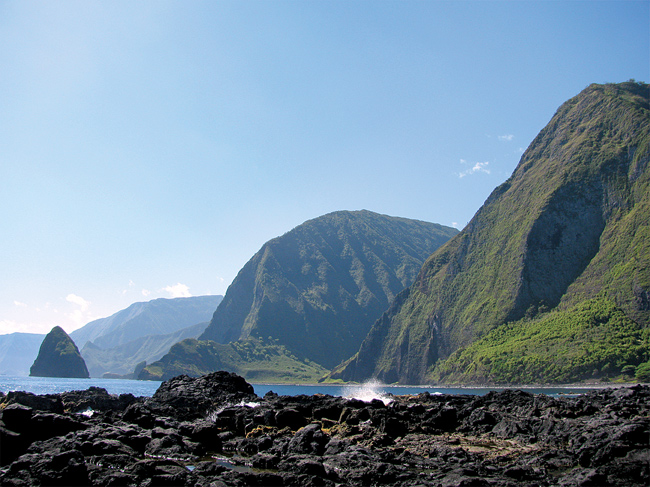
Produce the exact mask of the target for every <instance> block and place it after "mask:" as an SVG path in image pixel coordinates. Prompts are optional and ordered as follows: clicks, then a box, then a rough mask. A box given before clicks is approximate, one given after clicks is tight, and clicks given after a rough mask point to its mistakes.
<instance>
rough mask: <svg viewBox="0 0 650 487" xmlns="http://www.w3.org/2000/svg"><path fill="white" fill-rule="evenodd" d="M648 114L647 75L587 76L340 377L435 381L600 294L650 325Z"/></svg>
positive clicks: (430, 261) (377, 326) (339, 370)
mask: <svg viewBox="0 0 650 487" xmlns="http://www.w3.org/2000/svg"><path fill="white" fill-rule="evenodd" d="M649 119H650V112H649V103H648V85H644V84H639V83H633V82H628V83H622V84H618V85H613V84H610V85H591V86H589V87H588V88H586V89H585V90H584V91H583V92H582V93H580V94H579V95H578V96H576V97H574V98H572V99H571V100H569V101H567V102H566V103H565V104H563V105H562V106H561V107H560V108H559V110H558V111H557V113H556V114H555V116H554V117H553V119H552V120H551V121H550V122H549V124H548V125H547V126H546V127H545V128H544V129H543V130H542V132H541V133H540V134H539V135H538V136H537V137H536V139H535V140H534V141H533V142H532V144H531V145H530V147H529V148H528V149H527V150H526V152H525V153H524V155H523V157H522V158H521V161H520V162H519V164H518V166H517V168H516V169H515V171H514V173H513V175H512V176H511V177H510V178H509V179H508V180H507V181H506V182H505V183H503V184H502V185H500V186H499V187H498V188H496V189H495V190H494V192H493V193H492V194H491V195H490V197H489V198H488V199H487V200H486V202H485V204H484V205H483V206H482V207H481V209H480V210H479V211H478V212H477V214H476V215H475V216H474V218H473V219H472V221H471V222H470V223H469V225H468V226H467V227H466V228H465V229H464V230H463V231H462V232H461V233H460V234H459V235H458V236H456V237H455V238H453V239H452V240H450V241H449V242H448V243H447V244H446V245H444V246H443V247H441V248H440V249H439V250H438V251H436V252H435V253H434V254H433V255H432V256H431V257H430V258H429V259H428V260H427V262H426V263H425V265H424V266H423V268H422V269H421V271H420V273H419V275H418V277H417V279H416V281H415V282H414V284H413V285H412V286H411V287H410V289H409V290H408V291H406V292H405V293H404V294H403V295H402V296H400V298H399V299H396V300H395V303H394V304H393V306H392V307H391V308H390V309H389V310H388V311H387V312H386V313H385V314H384V316H382V317H381V318H380V319H379V320H378V321H377V323H376V324H375V325H374V326H373V329H372V330H371V331H370V333H369V335H368V337H367V338H366V340H365V341H364V343H363V344H362V345H361V347H360V350H359V352H358V353H357V354H356V355H355V356H354V357H353V358H352V359H350V360H349V361H348V362H346V363H345V364H344V365H342V366H341V367H339V368H337V370H336V371H335V373H334V374H333V377H335V378H342V379H345V380H363V379H366V378H368V377H372V376H374V377H378V378H380V379H382V380H385V381H387V382H396V381H399V382H402V383H420V382H423V381H427V380H431V379H432V378H433V377H434V375H435V374H433V370H434V367H435V366H436V364H437V363H438V361H440V360H441V359H446V358H447V357H449V356H450V355H451V354H452V353H453V352H454V351H456V350H459V349H461V348H463V347H466V346H468V345H469V344H471V343H473V342H474V341H476V340H477V339H479V338H480V337H482V336H485V335H486V334H487V333H489V332H490V331H492V330H495V329H496V328H497V327H499V326H501V325H503V324H504V323H507V322H513V321H517V320H521V319H525V318H528V319H530V318H534V317H535V316H536V315H538V314H540V313H542V314H543V313H544V312H546V311H548V310H550V309H554V308H559V309H569V308H571V307H572V306H576V305H578V304H580V303H582V302H584V301H585V300H587V299H590V298H594V297H596V296H599V295H600V296H603V295H604V296H607V297H608V298H609V299H611V300H613V302H614V303H615V304H616V306H618V307H620V308H621V309H622V310H623V311H624V313H625V314H626V315H627V316H628V317H630V318H631V319H633V320H634V321H635V322H636V323H637V324H639V325H642V326H645V325H648V324H649V323H650V312H649V307H648V292H649V290H650V276H649V275H648V273H649V271H648V269H649V268H650V266H649V265H648V263H649V262H648V258H649V255H650V252H649V245H650V243H649V242H650V235H649V233H648V232H649V231H648V221H650V211H649V209H650V208H649V195H650V187H649V183H648V179H649V177H648V172H649V171H648V160H649V159H650V149H649V144H650V135H649V130H650V128H649V124H648V120H649ZM436 377H439V376H436Z"/></svg>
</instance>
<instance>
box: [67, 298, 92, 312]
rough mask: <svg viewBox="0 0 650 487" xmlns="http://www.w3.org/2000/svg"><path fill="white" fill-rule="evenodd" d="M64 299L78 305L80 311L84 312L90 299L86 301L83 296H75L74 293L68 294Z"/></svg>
mask: <svg viewBox="0 0 650 487" xmlns="http://www.w3.org/2000/svg"><path fill="white" fill-rule="evenodd" d="M65 300H66V301H68V302H70V303H73V304H76V305H78V306H79V307H80V308H81V310H80V311H82V312H86V311H87V310H88V307H89V306H90V301H86V300H85V299H84V298H82V297H81V296H77V295H76V294H68V295H67V296H66V298H65Z"/></svg>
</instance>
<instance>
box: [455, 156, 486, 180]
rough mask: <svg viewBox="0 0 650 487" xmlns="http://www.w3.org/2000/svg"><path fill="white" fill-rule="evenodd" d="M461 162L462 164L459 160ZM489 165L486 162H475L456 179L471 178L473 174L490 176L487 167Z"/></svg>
mask: <svg viewBox="0 0 650 487" xmlns="http://www.w3.org/2000/svg"><path fill="white" fill-rule="evenodd" d="M461 162H463V159H461ZM463 163H464V162H463ZM489 164H490V163H489V162H488V161H486V162H477V163H476V164H474V165H473V166H472V167H471V168H469V169H467V170H465V171H462V172H460V173H458V177H459V178H464V177H465V176H471V175H472V174H475V173H477V172H483V173H485V174H490V170H489V169H488V167H487V166H488V165H489Z"/></svg>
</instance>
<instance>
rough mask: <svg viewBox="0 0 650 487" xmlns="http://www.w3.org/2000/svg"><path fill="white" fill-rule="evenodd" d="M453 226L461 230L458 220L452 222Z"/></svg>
mask: <svg viewBox="0 0 650 487" xmlns="http://www.w3.org/2000/svg"><path fill="white" fill-rule="evenodd" d="M451 226H452V227H454V228H457V229H458V230H460V226H459V225H458V222H451Z"/></svg>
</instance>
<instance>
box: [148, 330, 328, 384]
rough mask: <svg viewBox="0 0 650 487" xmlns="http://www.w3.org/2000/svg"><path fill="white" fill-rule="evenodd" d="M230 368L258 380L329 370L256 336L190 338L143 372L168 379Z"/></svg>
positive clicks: (297, 378) (312, 378) (310, 376)
mask: <svg viewBox="0 0 650 487" xmlns="http://www.w3.org/2000/svg"><path fill="white" fill-rule="evenodd" d="M215 370H227V371H229V372H235V373H236V374H239V375H241V376H242V377H244V378H245V379H246V380H249V381H254V382H272V383H286V382H288V383H293V382H316V381H317V380H318V379H319V378H321V377H322V376H323V375H324V374H326V373H327V372H328V371H327V370H326V369H324V368H323V367H321V366H320V365H318V364H316V363H314V362H311V361H309V360H307V359H303V360H300V359H298V358H297V357H296V356H294V355H293V354H291V352H289V351H288V350H287V349H286V348H285V347H283V346H282V345H278V344H277V343H276V342H269V341H266V342H263V341H260V340H257V339H254V338H249V339H246V340H241V341H237V342H232V343H227V344H222V343H217V342H214V341H212V340H201V341H198V340H195V339H187V340H183V341H182V342H179V343H177V344H175V345H174V346H172V347H171V349H170V350H169V353H167V354H166V355H165V356H164V357H163V358H162V359H161V360H160V361H158V362H154V363H153V364H150V365H148V366H147V367H146V368H145V369H144V370H143V371H142V372H141V373H140V375H139V377H138V378H139V379H143V380H168V379H171V378H172V377H175V376H177V375H181V374H188V375H190V376H192V377H199V376H201V375H204V374H207V373H210V372H213V371H215Z"/></svg>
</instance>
